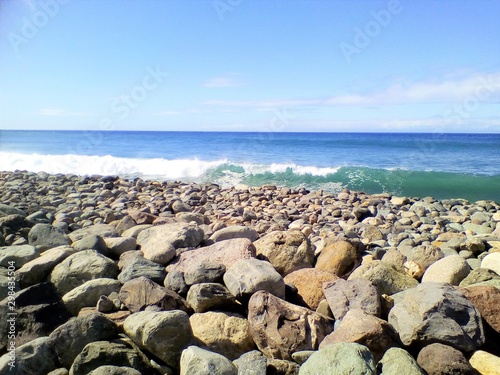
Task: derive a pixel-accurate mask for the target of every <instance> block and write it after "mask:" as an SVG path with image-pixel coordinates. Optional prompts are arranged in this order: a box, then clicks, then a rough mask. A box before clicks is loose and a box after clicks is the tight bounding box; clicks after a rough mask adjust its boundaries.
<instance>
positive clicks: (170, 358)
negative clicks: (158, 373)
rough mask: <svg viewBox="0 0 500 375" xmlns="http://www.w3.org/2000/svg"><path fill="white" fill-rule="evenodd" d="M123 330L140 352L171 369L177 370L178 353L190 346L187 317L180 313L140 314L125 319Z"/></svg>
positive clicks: (190, 335)
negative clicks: (145, 351)
mask: <svg viewBox="0 0 500 375" xmlns="http://www.w3.org/2000/svg"><path fill="white" fill-rule="evenodd" d="M123 329H124V331H125V333H126V334H127V335H128V336H129V337H130V338H131V339H132V340H133V341H134V343H136V344H137V345H138V346H139V347H140V348H141V349H146V350H147V351H149V352H150V353H152V354H154V355H155V356H157V357H158V358H160V359H161V360H162V361H164V362H165V363H166V364H167V365H168V366H170V367H173V368H178V367H179V361H180V357H181V353H182V351H183V350H184V349H185V348H187V347H188V346H189V345H191V343H192V342H193V332H192V330H191V325H190V324H189V316H188V315H187V314H186V313H185V312H184V311H181V310H172V311H159V312H157V311H140V312H137V313H135V314H132V315H130V316H129V317H128V318H127V319H125V323H124V324H123Z"/></svg>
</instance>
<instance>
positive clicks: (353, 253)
mask: <svg viewBox="0 0 500 375" xmlns="http://www.w3.org/2000/svg"><path fill="white" fill-rule="evenodd" d="M358 264H359V255H358V251H357V249H356V248H355V247H354V246H353V245H352V244H350V243H349V242H346V241H337V242H334V243H332V244H331V245H329V246H327V247H325V248H324V249H323V250H322V251H321V254H320V255H319V257H318V260H317V262H316V266H315V267H316V268H319V269H323V270H326V271H330V272H333V273H334V274H336V275H338V276H344V275H347V274H348V273H349V272H351V271H352V270H353V269H354V268H355V267H356V266H357V265H358Z"/></svg>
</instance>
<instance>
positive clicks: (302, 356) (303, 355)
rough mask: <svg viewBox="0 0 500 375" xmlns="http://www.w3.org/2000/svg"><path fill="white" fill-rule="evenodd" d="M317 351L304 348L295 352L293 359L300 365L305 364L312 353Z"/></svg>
mask: <svg viewBox="0 0 500 375" xmlns="http://www.w3.org/2000/svg"><path fill="white" fill-rule="evenodd" d="M314 353H315V351H314V350H303V351H301V352H295V353H293V354H292V359H293V360H294V361H295V362H296V363H298V364H299V365H301V364H303V363H304V362H305V361H307V360H308V359H309V357H310V356H311V355H313V354H314Z"/></svg>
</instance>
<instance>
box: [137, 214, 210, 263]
mask: <svg viewBox="0 0 500 375" xmlns="http://www.w3.org/2000/svg"><path fill="white" fill-rule="evenodd" d="M203 236H204V233H203V230H202V229H201V228H200V227H198V225H196V224H188V223H182V222H180V223H170V224H163V225H158V226H154V227H151V228H148V229H145V230H143V231H142V232H141V233H139V235H138V236H137V244H138V245H139V246H140V248H141V251H142V253H143V254H144V258H146V259H149V260H152V261H154V262H157V263H159V264H162V265H166V264H167V263H168V262H170V261H171V260H172V259H173V258H174V257H175V249H178V248H183V247H196V246H198V245H199V244H200V242H201V241H202V240H203Z"/></svg>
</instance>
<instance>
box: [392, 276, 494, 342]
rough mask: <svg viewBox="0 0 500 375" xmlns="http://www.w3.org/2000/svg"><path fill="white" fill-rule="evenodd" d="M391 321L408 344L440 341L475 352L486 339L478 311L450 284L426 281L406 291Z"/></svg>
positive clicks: (394, 308)
mask: <svg viewBox="0 0 500 375" xmlns="http://www.w3.org/2000/svg"><path fill="white" fill-rule="evenodd" d="M389 323H390V324H391V325H392V326H393V327H394V328H395V329H396V331H397V332H398V334H399V337H400V339H401V341H402V343H403V344H404V345H408V346H409V345H413V344H415V345H418V346H424V345H428V344H432V343H435V342H440V343H445V344H447V345H450V346H453V347H455V348H457V349H459V350H463V351H472V350H474V349H475V348H477V347H479V346H481V345H482V344H484V341H485V338H484V332H483V325H482V320H481V315H480V314H479V311H478V310H477V309H476V308H475V307H474V305H473V304H472V303H471V302H470V301H469V300H468V299H467V298H466V297H465V296H464V294H463V293H462V292H460V291H458V290H457V289H456V288H454V287H453V286H451V285H448V284H435V283H423V284H420V285H419V286H418V287H416V288H415V289H411V290H409V291H407V292H406V293H405V295H404V298H403V299H402V301H400V302H396V304H395V305H394V307H393V308H392V310H391V311H390V313H389Z"/></svg>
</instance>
